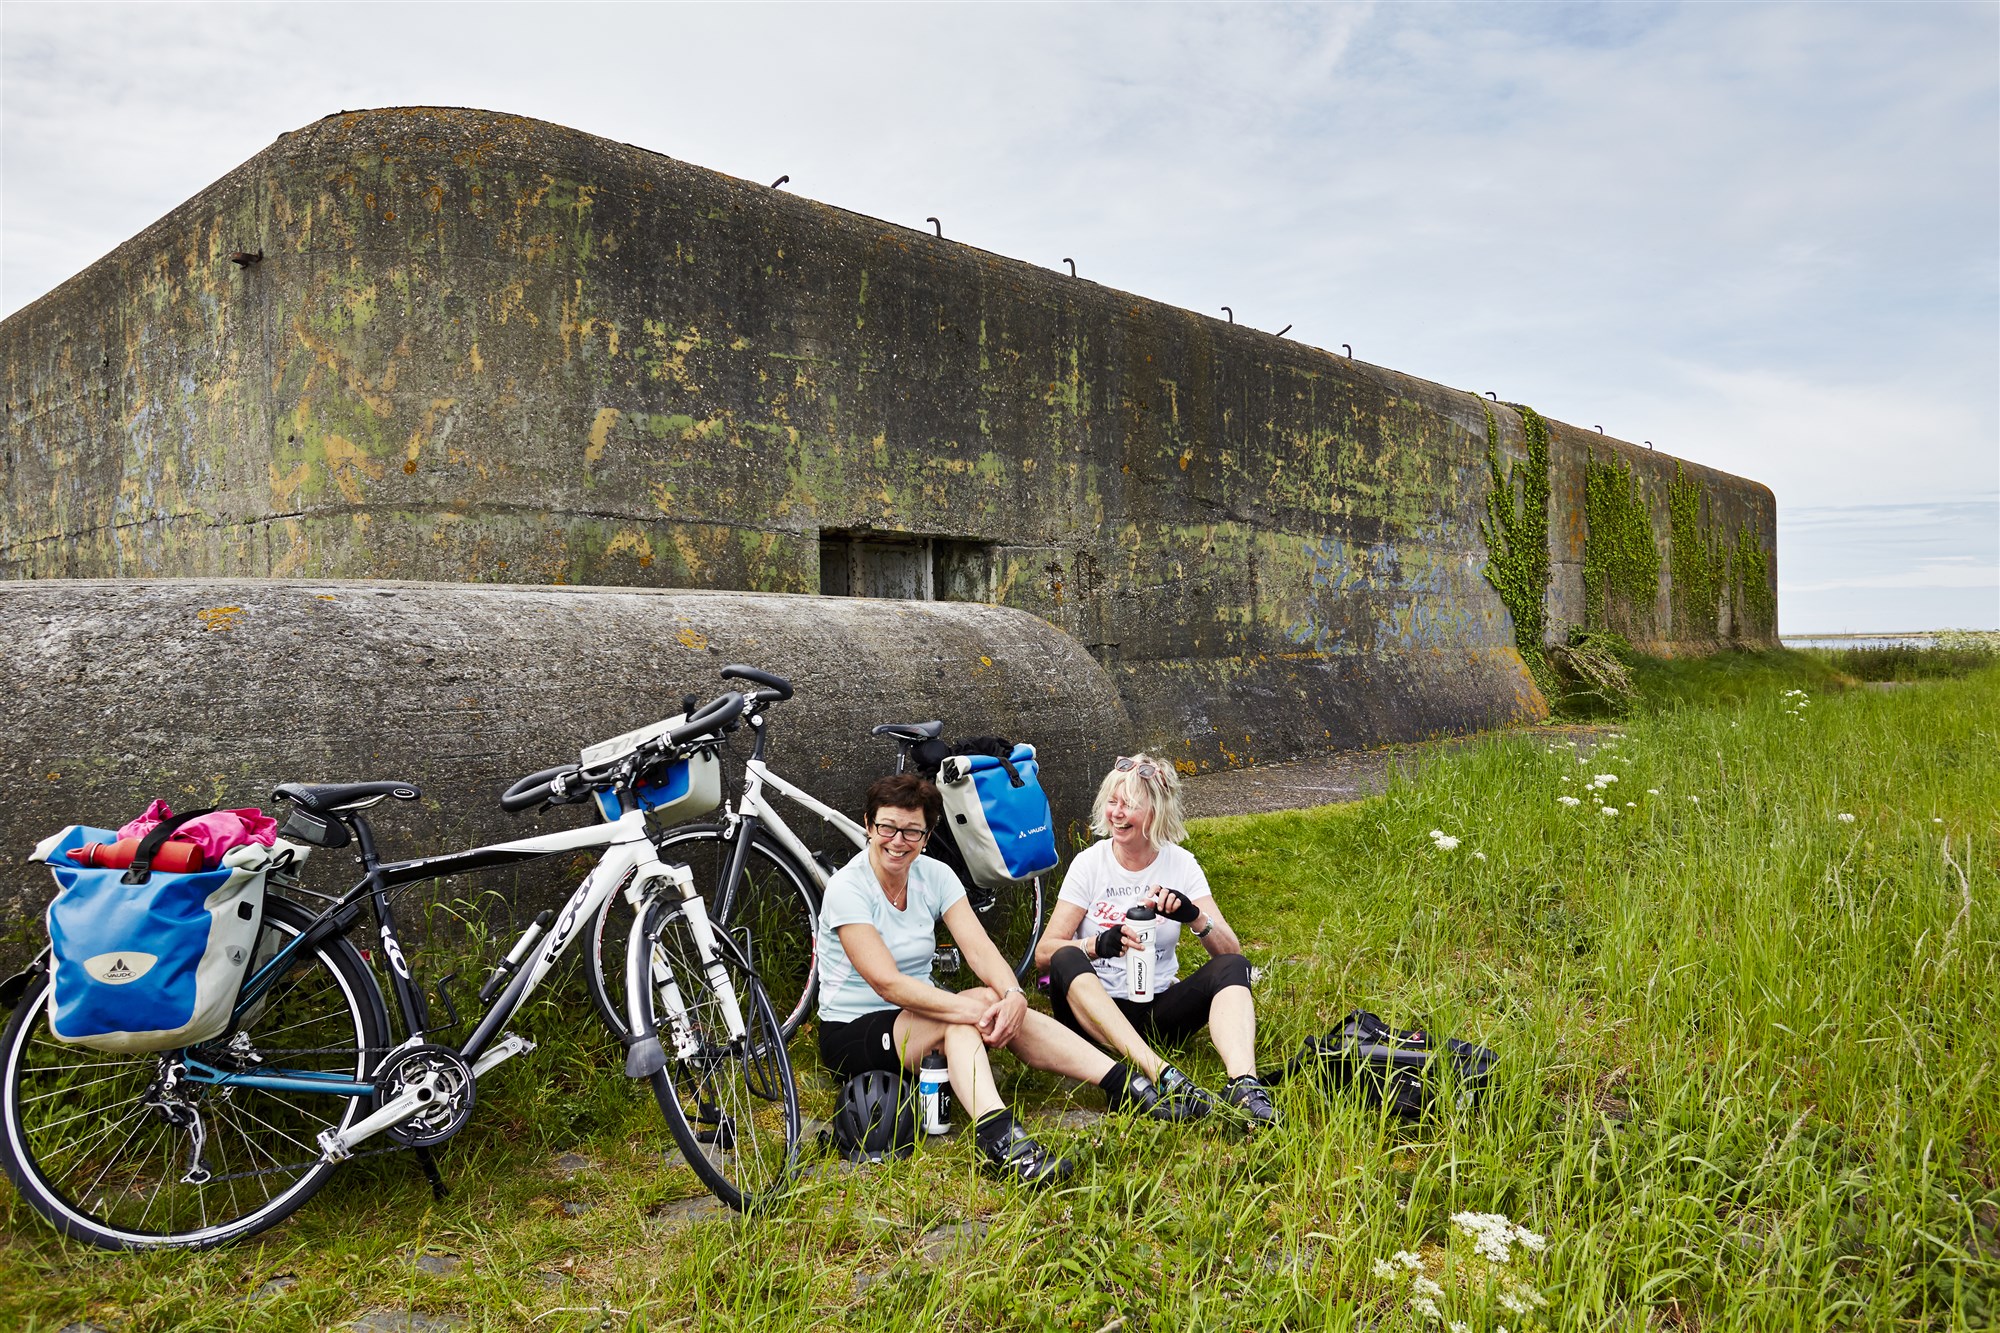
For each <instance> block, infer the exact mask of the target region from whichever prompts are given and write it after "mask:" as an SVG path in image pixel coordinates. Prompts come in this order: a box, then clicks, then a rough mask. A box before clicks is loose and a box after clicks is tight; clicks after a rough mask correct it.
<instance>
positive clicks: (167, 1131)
mask: <svg viewBox="0 0 2000 1333" xmlns="http://www.w3.org/2000/svg"><path fill="white" fill-rule="evenodd" d="M315 919H316V918H315V917H314V915H313V914H312V913H311V912H308V911H306V910H305V909H304V908H302V907H299V906H297V905H296V904H294V903H290V902H287V901H285V900H284V899H281V898H266V899H265V902H264V922H263V925H262V927H261V928H260V930H259V933H258V945H257V951H255V952H253V954H252V957H253V958H257V959H264V958H268V957H270V956H271V955H272V954H273V953H275V952H276V949H277V947H279V946H280V945H282V944H283V943H284V942H287V941H289V940H291V939H292V938H294V937H296V936H297V935H298V934H299V933H300V932H301V931H303V930H304V929H305V928H306V927H307V926H309V925H310V924H311V923H312V922H313V921H314V920H315ZM49 998H50V997H49V981H48V978H47V977H41V978H37V979H36V980H35V981H34V982H33V983H32V984H31V985H30V986H29V988H28V990H27V991H26V993H24V994H23V996H22V997H21V1001H20V1003H19V1005H18V1006H17V1007H16V1008H15V1010H14V1016H13V1018H12V1020H11V1021H10V1022H9V1023H8V1025H7V1030H6V1034H5V1036H4V1038H0V1166H4V1167H5V1169H6V1172H7V1175H8V1177H9V1178H10V1179H11V1180H12V1181H13V1182H14V1187H15V1188H16V1189H18V1190H19V1191H20V1192H21V1197H22V1198H23V1199H24V1200H26V1201H27V1203H28V1204H29V1206H31V1207H32V1208H34V1209H35V1210H36V1211H37V1212H39V1213H41V1214H42V1215H43V1216H44V1217H46V1218H48V1220H49V1221H50V1222H51V1223H53V1224H54V1225H55V1227H56V1229H57V1230H59V1231H61V1232H63V1233H64V1234H65V1235H68V1236H70V1237H73V1238H74V1239H76V1240H80V1241H84V1242H86V1243H88V1244H91V1245H96V1246H99V1247H101V1248H104V1249H112V1250H138V1249H152V1248H168V1247H179V1248H193V1249H202V1248H207V1247H209V1246H212V1245H220V1244H223V1243H224V1242H227V1241H232V1240H241V1239H242V1238H244V1237H246V1236H251V1235H255V1234H256V1233H257V1232H260V1231H263V1230H264V1229H265V1228H267V1227H271V1226H274V1225H276V1224H277V1223H278V1222H281V1221H283V1220H284V1219H285V1218H286V1217H288V1216H290V1215H291V1214H292V1213H293V1212H294V1211H296V1210H297V1209H298V1208H299V1207H300V1205H302V1204H304V1203H305V1202H306V1200H308V1199H310V1198H311V1197H312V1196H313V1195H314V1194H315V1193H317V1192H318V1190H319V1188H320V1186H322V1185H324V1184H325V1183H326V1180H327V1178H328V1177H329V1176H330V1175H332V1173H333V1170H334V1164H333V1163H329V1162H325V1161H322V1160H320V1154H319V1148H318V1145H317V1143H316V1142H315V1138H316V1136H317V1135H318V1133H319V1132H320V1131H321V1130H323V1129H332V1128H339V1127H342V1126H344V1125H346V1124H348V1123H350V1122H351V1121H353V1120H354V1119H356V1118H357V1117H358V1116H359V1115H361V1114H362V1113H363V1112H364V1110H365V1109H366V1108H367V1106H368V1105H369V1100H368V1099H367V1098H364V1097H332V1096H329V1095H325V1094H321V1095H318V1096H314V1095H312V1094H300V1093H295V1092H289V1091H281V1090H273V1089H265V1088H249V1087H232V1088H226V1089H216V1088H214V1087H212V1086H209V1085H202V1084H194V1083H186V1082H183V1083H182V1084H181V1085H180V1086H181V1089H183V1091H182V1092H181V1093H180V1094H179V1095H178V1096H175V1095H173V1094H168V1096H167V1099H166V1101H165V1102H161V1101H159V1100H157V1099H156V1100H155V1101H154V1102H152V1103H150V1104H149V1103H148V1102H147V1101H146V1098H147V1096H148V1094H149V1093H153V1092H154V1089H155V1085H156V1083H157V1082H158V1081H159V1079H160V1077H161V1075H162V1073H163V1071H164V1070H165V1069H166V1068H167V1067H168V1064H169V1061H170V1060H171V1059H172V1058H173V1057H177V1056H179V1055H181V1054H183V1052H177V1051H170V1052H156V1053H150V1054H145V1055H120V1054H113V1053H107V1052H104V1051H97V1050H92V1049H90V1048H88V1047H82V1046H68V1045H64V1044H63V1043H61V1042H58V1041H56V1040H55V1039H54V1038H53V1037H51V1036H50V1035H49V1032H48V1026H47V1010H48V1003H49ZM239 1033H240V1035H239V1036H237V1037H235V1038H232V1039H231V1041H230V1042H228V1043H215V1044H210V1045H207V1046H197V1047H193V1048H189V1049H191V1050H193V1051H197V1052H200V1053H201V1055H202V1057H203V1058H204V1059H205V1060H206V1061H207V1062H208V1063H212V1064H217V1065H223V1064H225V1063H233V1064H235V1065H236V1066H238V1067H243V1066H247V1065H249V1064H252V1063H255V1062H261V1067H262V1068H264V1069H266V1070H268V1069H270V1068H271V1067H272V1066H273V1063H274V1061H275V1059H276V1058H279V1057H281V1056H282V1058H283V1059H284V1060H285V1064H284V1066H283V1067H284V1068H287V1069H297V1070H301V1071H313V1072H318V1073H325V1074H337V1075H340V1076H343V1077H351V1078H355V1079H360V1078H363V1077H365V1075H366V1074H367V1071H368V1062H369V1061H370V1060H371V1059H372V1058H373V1054H372V1052H373V1051H379V1050H380V1049H382V1048H383V1047H386V1046H387V1045H388V1040H389V1036H388V1034H389V1020H388V1013H387V1011H386V1009H385V1008H384V1006H383V1003H382V992H381V990H380V988H379V987H378V986H377V985H376V983H375V978H374V975H373V974H372V973H371V972H370V971H369V969H368V965H367V964H366V963H365V962H363V961H362V959H361V955H360V954H359V953H358V952H357V951H356V950H355V948H354V946H353V945H352V944H350V943H349V942H348V941H347V940H345V939H343V938H341V937H339V936H335V937H333V938H330V939H327V940H325V941H322V942H321V943H319V944H318V945H315V946H314V947H313V948H311V949H309V950H301V951H299V953H298V954H297V955H296V956H295V958H294V959H293V960H292V962H291V964H290V966H289V967H288V969H287V971H286V972H285V974H284V975H283V976H282V977H281V978H280V979H279V980H278V981H277V982H276V984H275V985H274V986H273V987H272V988H271V989H270V990H269V991H267V992H266V993H265V994H264V996H263V997H262V998H260V999H259V1000H258V1001H257V1002H256V1004H255V1005H254V1006H252V1008H251V1009H250V1010H249V1011H248V1014H247V1017H246V1018H245V1019H244V1020H243V1022H242V1026H241V1028H240V1029H239ZM260 1033H261V1034H264V1035H263V1040H261V1041H260V1040H259V1039H258V1034H260ZM277 1042H282V1045H279V1044H276V1043H277ZM79 1080H80V1081H79ZM156 1097H157V1094H156ZM316 1107H320V1108H326V1109H327V1110H330V1111H332V1112H334V1114H331V1115H326V1114H319V1113H318V1112H317V1111H316V1110H315V1109H314V1108H316ZM182 1108H191V1109H193V1110H194V1111H195V1113H196V1114H197V1115H198V1116H199V1117H200V1119H199V1121H198V1122H197V1123H199V1124H200V1125H201V1126H202V1128H203V1129H204V1130H205V1131H206V1146H205V1148H204V1149H203V1150H202V1152H201V1154H200V1159H199V1160H200V1161H202V1162H204V1163H205V1164H206V1166H207V1169H208V1170H209V1171H210V1172H211V1173H212V1175H211V1177H210V1179H209V1180H208V1181H206V1182H205V1183H200V1184H191V1183H189V1182H188V1181H187V1180H186V1179H185V1178H184V1177H185V1176H186V1175H187V1174H189V1173H190V1171H189V1170H183V1167H188V1168H190V1170H191V1168H192V1165H193V1163H194V1161H195V1160H196V1159H195V1158H194V1157H193V1156H192V1154H191V1153H190V1152H189V1150H188V1149H189V1142H190V1136H189V1133H188V1131H187V1130H186V1129H185V1128H180V1127H177V1126H176V1125H175V1124H174V1123H172V1122H170V1121H169V1119H168V1115H169V1112H170V1110H171V1111H172V1112H173V1113H175V1114H179V1113H180V1112H181V1110H182ZM112 1116H115V1118H108V1117H112ZM113 1145H115V1146H113ZM86 1176H88V1180H87V1181H86V1179H85V1177H86Z"/></svg>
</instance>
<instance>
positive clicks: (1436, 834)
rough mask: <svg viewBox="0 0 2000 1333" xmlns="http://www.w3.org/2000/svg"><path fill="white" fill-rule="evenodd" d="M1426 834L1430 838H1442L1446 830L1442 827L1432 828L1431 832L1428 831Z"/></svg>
mask: <svg viewBox="0 0 2000 1333" xmlns="http://www.w3.org/2000/svg"><path fill="white" fill-rule="evenodd" d="M1425 836H1427V837H1430V838H1433V839H1435V838H1442V837H1443V836H1444V830H1443V829H1441V828H1434V829H1432V830H1431V831H1430V832H1429V833H1428V834H1427V835H1425Z"/></svg>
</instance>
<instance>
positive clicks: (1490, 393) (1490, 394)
mask: <svg viewBox="0 0 2000 1333" xmlns="http://www.w3.org/2000/svg"><path fill="white" fill-rule="evenodd" d="M1486 396H1487V397H1488V398H1491V399H1492V400H1493V401H1494V402H1496V403H1497V402H1499V401H1500V395H1499V394H1497V393H1495V392H1493V390H1491V389H1488V390H1487V391H1486Z"/></svg>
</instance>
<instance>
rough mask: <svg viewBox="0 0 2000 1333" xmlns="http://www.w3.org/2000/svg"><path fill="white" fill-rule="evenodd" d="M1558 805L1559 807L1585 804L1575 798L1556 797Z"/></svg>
mask: <svg viewBox="0 0 2000 1333" xmlns="http://www.w3.org/2000/svg"><path fill="white" fill-rule="evenodd" d="M1556 804H1557V805H1582V804H1583V802H1582V801H1579V800H1577V799H1576V797H1574V796H1558V797H1556Z"/></svg>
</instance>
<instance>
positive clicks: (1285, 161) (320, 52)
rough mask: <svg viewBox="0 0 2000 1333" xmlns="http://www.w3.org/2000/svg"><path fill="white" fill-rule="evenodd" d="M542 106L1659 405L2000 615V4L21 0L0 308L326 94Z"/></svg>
mask: <svg viewBox="0 0 2000 1333" xmlns="http://www.w3.org/2000/svg"><path fill="white" fill-rule="evenodd" d="M403 105H450V106H472V107H479V108H483V109H487V110H494V111H505V112H512V113H517V114H522V115H528V116H534V117H539V118H542V119H545V120H550V121H554V122H557V123H559V124H563V125H568V126H571V127H573V128H576V129H580V130H584V131H587V132H590V133H593V134H598V135H602V136H605V137H607V138H611V139H616V140H621V141H624V142H628V143H633V144H638V145H640V146H642V147H645V148H648V149H652V150H654V151H657V152H661V153H665V154H667V155H669V156H672V157H677V158H681V159H683V160H685V161H689V162H693V163H697V164H699V165H701V166H705V167H710V168H713V169H715V170H718V171H723V172H727V173H730V174H732V175H736V176H741V177H745V178H748V179H751V180H756V181H759V182H763V183H768V182H770V181H772V180H775V179H776V178H777V177H778V176H780V175H789V176H790V177H791V182H790V184H789V185H788V186H787V188H788V189H790V190H792V191H795V192H797V193H799V194H803V195H807V196H810V197H812V198H815V199H818V200H821V201H823V202H826V203H830V204H835V205H838V206H840V207H842V208H847V209H852V210H854V211H856V212H860V213H865V214H868V215H870V216H873V217H878V218H884V219H888V220H891V221H895V222H899V223H903V224H906V225H910V226H917V227H922V226H926V225H927V224H926V223H925V222H924V219H925V218H926V217H927V216H931V215H935V216H937V217H939V218H940V219H942V223H943V227H944V231H945V234H946V235H947V236H948V237H951V238H954V239H958V240H962V241H965V242H967V243H969V244H971V245H976V246H979V247H981V248H983V249H986V250H990V251H993V252H996V253H999V254H1003V255H1008V256H1012V257H1014V258H1018V259H1022V260H1026V261H1028V262H1032V263H1039V264H1046V265H1048V266H1049V267H1051V268H1060V267H1062V260H1063V258H1064V257H1065V256H1068V257H1073V258H1074V259H1075V260H1076V262H1077V265H1078V269H1079V272H1080V273H1081V274H1082V275H1083V276H1085V277H1088V278H1091V279H1092V280H1094V281H1096V282H1099V283H1103V284H1106V285H1108V286H1112V287H1116V288H1121V289H1124V290H1127V291H1131V292H1135V293H1138V294H1140V295H1143V296H1147V297H1151V298H1154V299H1157V300H1162V301H1167V302H1171V303H1173V304H1175V305H1180V306H1184V307H1186V308H1188V309H1191V310H1197V311H1202V312H1204V313H1209V314H1217V313H1220V310H1221V307H1223V306H1225V305H1227V306H1230V307H1232V308H1233V310H1234V312H1235V318H1236V319H1237V320H1238V321H1239V322H1242V323H1246V324H1251V325H1254V326H1256V327H1259V328H1264V329H1269V330H1272V331H1276V330H1277V329H1279V328H1281V327H1283V326H1285V325H1287V324H1289V325H1291V326H1292V327H1291V332H1290V333H1289V335H1288V336H1289V337H1292V338H1295V339H1298V340H1300V341H1303V342H1307V343H1310V344H1313V345H1316V346H1319V347H1324V348H1329V349H1337V348H1339V347H1340V345H1341V344H1342V343H1347V344H1351V345H1352V346H1353V348H1354V354H1355V355H1356V356H1357V357H1359V358H1361V359H1363V360H1366V361H1372V362H1374V363H1376V364H1378V365H1384V366H1389V367H1392V368H1394V369H1396V370H1399V371H1403V372H1405V373H1408V374H1412V375H1417V376H1420V377H1422V378H1424V379H1428V380H1433V381H1436V382H1439V383H1442V384H1447V385H1452V386H1455V387H1459V388H1465V389H1471V390H1473V391H1475V392H1485V391H1487V390H1492V391H1494V392H1495V393H1497V394H1498V396H1499V397H1500V398H1501V399H1503V400H1508V401H1513V402H1521V403H1527V404H1530V405H1532V406H1534V407H1535V408H1537V409H1538V410H1540V411H1541V412H1543V413H1544V414H1545V415H1548V416H1551V417H1555V418H1558V419H1560V420H1563V421H1567V422H1570V423H1572V424H1574V425H1579V426H1584V427H1590V426H1601V427H1602V428H1603V429H1604V430H1605V431H1607V432H1609V433H1610V434H1613V435H1616V436H1619V437H1621V438H1624V439H1628V440H1633V441H1652V442H1653V443H1654V444H1656V445H1657V446H1658V447H1659V448H1661V449H1665V450H1667V451H1669V452H1671V453H1674V454H1676V455H1678V456H1680V457H1683V458H1687V459H1689V460H1691V461H1695V462H1700V463H1704V464H1707V465H1709V466H1712V467H1717V468H1721V469H1723V470H1724V471H1728V472H1733V473H1737V474H1739V475H1742V476H1747V477H1752V478H1755V479H1756V480H1758V481H1761V482H1763V483H1765V484H1766V485H1768V486H1770V487H1771V488H1772V489H1773V490H1774V491H1775V492H1776V494H1777V497H1778V512H1779V528H1778V542H1779V548H1778V568H1779V616H1780V628H1781V630H1782V631H1783V632H1784V633H1787V634H1803V633H1828V632H1841V631H1893V630H1915V629H1929V628H1940V627H1945V626H1953V625H1957V626H1967V627H1975V628H1987V629H1993V628H2000V5H1996V4H1993V3H1978V4H1923V3H1896V4H1883V5H1870V4H1812V5H1802V4H1787V5H1731V4H1697V5H1678V4H1657V5H1656V4H1644V3H1631V4H1615V5H1595V4H1582V5H1569V4H1535V5H1523V6H1515V5H1507V4H1480V5H1476V6H1469V7H1458V6H1452V5H1443V4H1422V5H1418V4H1402V5H1367V4H1356V5H1324V6H1289V5H1229V6H1205V5H1172V6H1138V5H1122V4H1121V5H1112V4H1090V5H1008V6H969V5H872V6H850V5H835V4H816V5H736V6H718V7H711V6H699V5H691V6H651V5H636V4H635V5H614V6H596V5H584V4H563V5H539V4H522V5H416V4H399V5H350V4H317V5H315V4H294V5H282V6H261V5H250V4H238V5H226V6H205V5H180V4H143V5H119V4H94V5H83V4H64V5H39V4H22V3H8V4H5V5H4V6H0V317H4V316H5V315H6V314H8V313H11V312H12V311H14V310H17V309H19V308H20V307H21V306H22V305H24V304H26V303H28V302H29V301H32V300H34V299H35V298H36V297H38V296H40V295H42V294H43V293H45V292H47V291H48V290H50V289H51V288H53V287H55V286H56V285H58V284H59V283H61V282H62V281H63V280H64V279H65V278H67V277H69V276H70V275H71V274H73V273H75V272H77V271H79V270H80V269H82V268H84V267H85V266H87V265H88V264H90V263H91V262H92V261H93V260H95V259H97V258H99V257H100V256H102V255H103V254H105V253H106V252H108V251H109V250H111V249H113V248H114V247H115V246H117V245H118V244H119V243H121V242H122V241H124V240H125V239H127V238H128V237H130V236H132V235H133V234H135V233H137V232H138V231H140V230H141V229H142V228H144V227H145V226H147V225H148V224H149V223H151V222H153V221H155V220H156V219H158V218H159V217H160V216H161V215H163V214H165V213H167V212H168V211H169V210H171V209H172V208H174V207H175V206H176V205H178V204H179V203H181V202H182V201H183V200H185V199H187V198H188V197H189V196H191V195H193V194H195V193H196V192H198V191H199V190H200V189H202V188H203V187H204V186H206V185H207V184H209V183H210V182H212V181H213V180H215V179H216V178H218V177H220V176H222V175H223V174H224V173H226V172H227V171H229V170H230V169H231V168H232V167H234V166H236V165H237V164H238V163H240V162H241V161H243V160H244V159H246V158H248V157H250V156H252V155H253V154H255V153H257V152H259V151H261V150H262V149H263V148H265V147H266V146H267V145H269V144H270V143H271V141H272V140H274V139H275V138H277V136H278V135H279V134H281V133H284V132H287V131H290V130H294V129H298V128H300V127H302V126H304V125H306V124H308V123H310V122H311V121H314V120H317V119H318V118H320V117H321V116H324V115H327V114H330V113H332V112H336V111H341V110H350V109H358V108H365V107H381V106H403Z"/></svg>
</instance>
